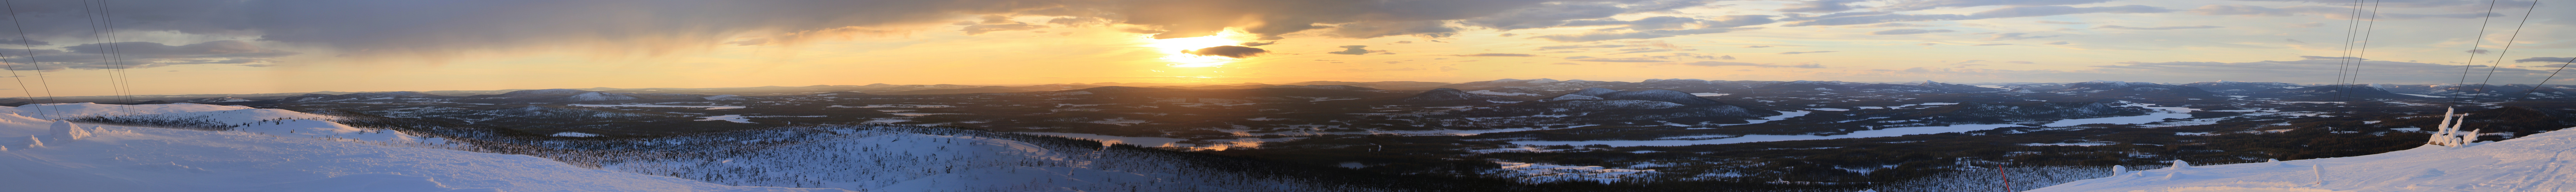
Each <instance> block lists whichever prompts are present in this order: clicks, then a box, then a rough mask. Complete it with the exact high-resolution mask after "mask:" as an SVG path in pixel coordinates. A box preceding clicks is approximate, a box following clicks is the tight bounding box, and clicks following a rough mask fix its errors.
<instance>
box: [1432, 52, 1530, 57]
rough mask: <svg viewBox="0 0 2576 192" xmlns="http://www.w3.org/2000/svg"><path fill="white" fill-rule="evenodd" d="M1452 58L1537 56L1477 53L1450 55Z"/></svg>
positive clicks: (1528, 55)
mask: <svg viewBox="0 0 2576 192" xmlns="http://www.w3.org/2000/svg"><path fill="white" fill-rule="evenodd" d="M1452 56H1460V57H1536V56H1538V55H1531V54H1519V53H1477V54H1465V55H1452Z"/></svg>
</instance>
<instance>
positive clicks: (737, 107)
mask: <svg viewBox="0 0 2576 192" xmlns="http://www.w3.org/2000/svg"><path fill="white" fill-rule="evenodd" d="M571 106H581V107H689V108H707V109H741V108H745V107H743V106H697V105H592V104H571Z"/></svg>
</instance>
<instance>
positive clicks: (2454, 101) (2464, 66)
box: [2451, 0, 2497, 107]
mask: <svg viewBox="0 0 2576 192" xmlns="http://www.w3.org/2000/svg"><path fill="white" fill-rule="evenodd" d="M2496 1H2497V0H2487V12H2486V14H2480V15H2478V17H2479V18H2478V34H2477V37H2476V38H2469V42H2470V43H2469V61H2468V62H2461V63H2460V83H2458V84H2452V86H2451V107H2459V106H2460V95H2461V93H2460V92H2461V91H2466V90H2463V89H2467V88H2468V87H2469V70H2470V69H2477V65H2478V51H2479V50H2480V49H2478V47H2479V46H2483V45H2484V44H2483V43H2486V39H2487V20H2494V19H2495V17H2494V16H2493V15H2495V7H2496Z"/></svg>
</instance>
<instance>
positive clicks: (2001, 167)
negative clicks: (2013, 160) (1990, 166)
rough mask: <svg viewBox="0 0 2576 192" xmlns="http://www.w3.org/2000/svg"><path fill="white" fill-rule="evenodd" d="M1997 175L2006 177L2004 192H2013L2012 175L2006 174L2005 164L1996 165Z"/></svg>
mask: <svg viewBox="0 0 2576 192" xmlns="http://www.w3.org/2000/svg"><path fill="white" fill-rule="evenodd" d="M1995 175H2002V176H2004V192H2012V191H2013V189H2012V174H2006V173H2004V164H1995Z"/></svg>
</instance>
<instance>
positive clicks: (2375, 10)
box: [2337, 0, 2387, 96]
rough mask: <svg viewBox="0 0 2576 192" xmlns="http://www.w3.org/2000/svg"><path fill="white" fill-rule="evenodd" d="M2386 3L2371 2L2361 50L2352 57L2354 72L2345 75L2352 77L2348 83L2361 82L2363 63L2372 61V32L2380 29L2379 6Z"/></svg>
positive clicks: (2362, 36) (2363, 30)
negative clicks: (2370, 56)
mask: <svg viewBox="0 0 2576 192" xmlns="http://www.w3.org/2000/svg"><path fill="white" fill-rule="evenodd" d="M2385 4H2387V3H2385V0H2371V2H2370V12H2369V13H2370V19H2369V20H2367V22H2368V24H2366V25H2364V27H2362V28H2361V46H2360V47H2359V49H2360V51H2355V52H2354V54H2353V56H2352V58H2351V59H2352V60H2354V61H2353V63H2352V72H2351V73H2350V74H2351V75H2345V77H2346V78H2351V80H2347V81H2344V82H2345V83H2346V84H2361V67H2362V66H2363V65H2362V64H2364V63H2366V62H2370V59H2369V58H2368V56H2369V55H2370V39H2371V34H2372V33H2373V32H2377V31H2378V30H2379V7H2380V5H2385ZM2337 92H2344V91H2337ZM2351 94H2352V93H2344V95H2347V96H2349V95H2351Z"/></svg>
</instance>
